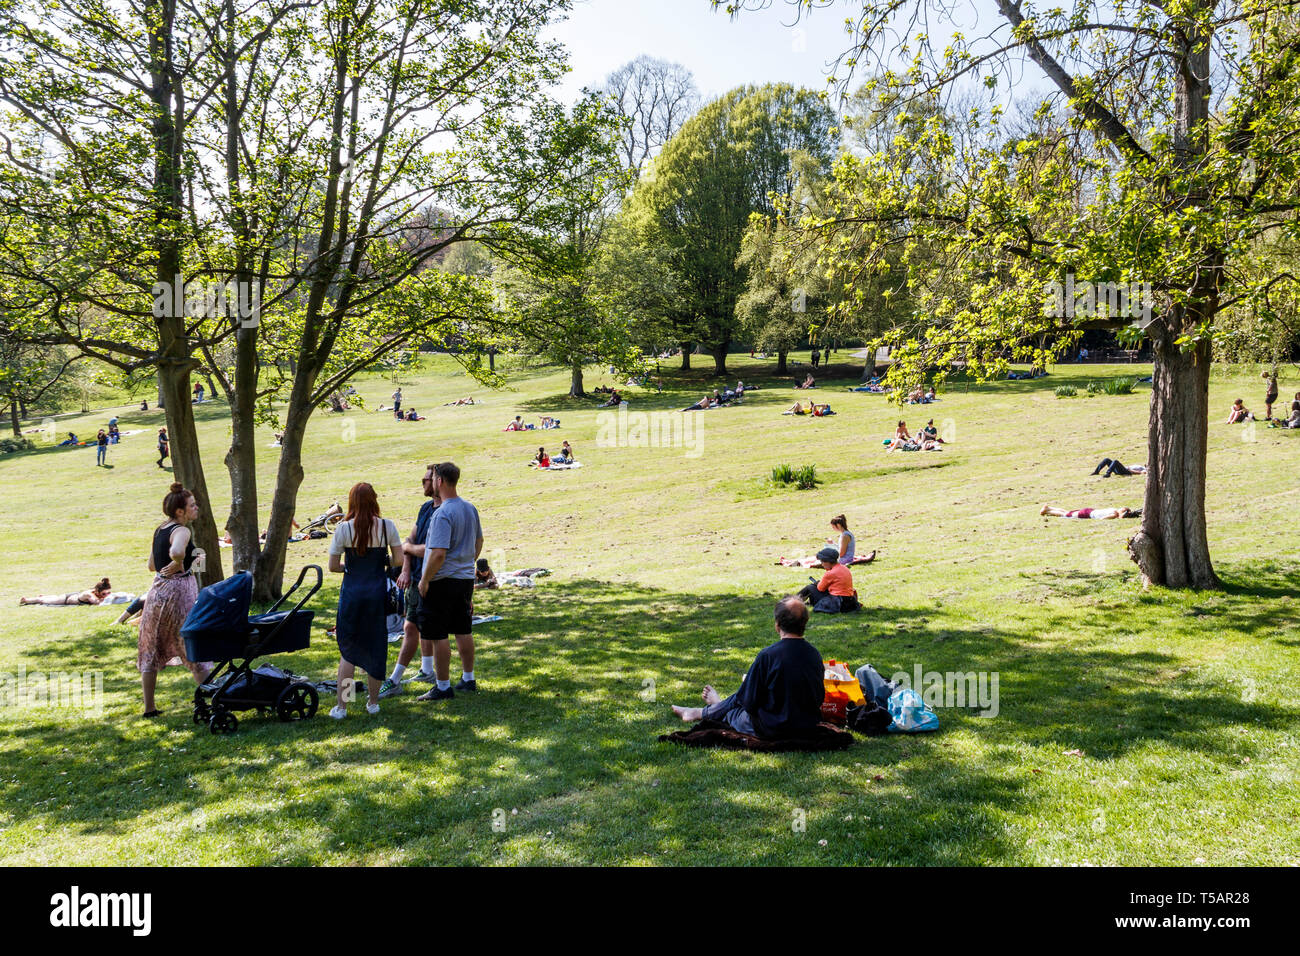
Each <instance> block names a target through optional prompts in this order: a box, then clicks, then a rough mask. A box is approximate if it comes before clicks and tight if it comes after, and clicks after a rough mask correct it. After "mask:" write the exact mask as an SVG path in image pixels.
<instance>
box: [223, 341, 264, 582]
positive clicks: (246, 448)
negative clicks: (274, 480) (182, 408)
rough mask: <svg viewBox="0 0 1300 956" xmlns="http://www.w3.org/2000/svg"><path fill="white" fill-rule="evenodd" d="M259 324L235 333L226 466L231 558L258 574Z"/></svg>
mask: <svg viewBox="0 0 1300 956" xmlns="http://www.w3.org/2000/svg"><path fill="white" fill-rule="evenodd" d="M257 382H258V377H257V328H256V327H248V328H240V329H239V330H238V331H237V332H236V333H235V381H234V387H233V389H232V390H231V393H230V394H229V395H227V396H226V398H227V400H228V401H229V402H230V425H231V430H230V448H229V450H228V451H227V452H226V470H227V471H228V472H229V473H230V514H229V516H228V517H227V519H226V530H227V531H229V532H230V541H231V544H232V548H231V551H232V554H231V559H232V560H233V562H234V566H235V570H236V571H251V572H252V573H253V574H254V576H256V574H257V564H258V561H259V560H260V559H261V557H262V546H261V544H260V543H259V541H258V535H259V533H260V529H259V528H258V517H257V511H258V496H257V435H256V428H255V425H254V415H255V411H256V409H255V406H256V404H257Z"/></svg>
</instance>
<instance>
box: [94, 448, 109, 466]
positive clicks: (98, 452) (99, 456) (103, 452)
mask: <svg viewBox="0 0 1300 956" xmlns="http://www.w3.org/2000/svg"><path fill="white" fill-rule="evenodd" d="M107 459H108V446H107V445H96V446H95V464H97V465H102V464H104V462H105V461H106V460H107Z"/></svg>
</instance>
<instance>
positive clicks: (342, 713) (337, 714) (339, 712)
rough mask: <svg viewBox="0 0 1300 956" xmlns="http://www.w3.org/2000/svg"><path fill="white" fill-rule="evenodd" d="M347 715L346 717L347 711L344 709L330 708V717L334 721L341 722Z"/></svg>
mask: <svg viewBox="0 0 1300 956" xmlns="http://www.w3.org/2000/svg"><path fill="white" fill-rule="evenodd" d="M347 715H348V709H347V708H346V707H339V706H337V705H335V706H334V707H331V708H330V716H331V717H333V718H334V719H335V720H342V719H343V718H344V717H346V716H347Z"/></svg>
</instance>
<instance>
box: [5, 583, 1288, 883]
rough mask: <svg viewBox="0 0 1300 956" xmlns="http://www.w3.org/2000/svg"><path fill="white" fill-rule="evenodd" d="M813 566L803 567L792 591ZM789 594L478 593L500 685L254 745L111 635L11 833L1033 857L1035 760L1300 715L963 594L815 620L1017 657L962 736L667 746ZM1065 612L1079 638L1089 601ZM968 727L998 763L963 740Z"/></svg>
mask: <svg viewBox="0 0 1300 956" xmlns="http://www.w3.org/2000/svg"><path fill="white" fill-rule="evenodd" d="M862 573H863V574H864V575H867V574H869V573H870V572H869V571H864V572H862ZM805 577H806V576H805V575H804V574H800V573H798V572H792V575H791V578H790V582H789V587H790V589H791V590H793V589H795V588H797V587H798V586H800V585H801V584H802V583H803V581H804V580H805ZM777 596H778V594H777V592H769V593H768V594H766V595H749V596H736V595H733V594H726V593H716V592H710V591H701V592H699V593H689V594H687V593H674V592H671V591H665V590H660V589H654V588H648V587H642V586H636V585H632V584H625V583H617V584H615V583H609V582H603V581H595V580H574V581H560V580H557V579H555V578H551V579H542V582H541V583H540V584H539V586H538V587H537V588H536V589H534V590H531V591H522V590H521V591H514V590H511V591H503V592H493V593H491V594H486V595H484V594H480V596H478V597H477V598H476V606H477V609H478V610H480V611H491V612H493V613H499V614H501V615H503V617H504V618H505V620H503V621H500V622H496V623H493V624H490V625H487V626H485V627H482V628H481V629H479V630H478V631H477V632H476V640H477V643H478V648H479V656H478V663H477V666H476V673H477V676H478V678H479V680H480V681H481V686H482V690H481V691H479V692H478V693H477V694H468V693H462V694H460V695H458V696H457V697H456V698H455V699H454V700H451V701H445V702H440V703H438V704H420V703H416V702H415V701H414V700H413V699H411V697H409V696H408V697H406V698H404V699H397V700H389V701H385V702H384V704H383V705H382V706H383V712H382V713H381V714H380V715H379V716H378V717H373V718H372V717H368V716H367V715H365V714H364V713H363V712H362V710H361V708H360V707H359V706H356V705H354V706H353V708H352V710H353V713H352V715H351V716H350V717H349V718H348V719H347V720H346V721H343V722H341V723H336V722H334V721H332V720H329V719H328V718H327V717H325V715H324V710H325V709H327V708H328V706H329V705H330V704H331V703H332V701H330V700H323V701H322V712H321V714H320V715H318V716H317V717H316V718H315V719H314V720H312V721H308V722H306V723H298V724H281V723H279V722H277V721H276V720H275V719H274V718H259V717H256V716H252V715H251V714H250V715H248V716H247V717H246V718H244V719H241V724H240V729H239V731H238V733H237V734H236V735H234V736H233V737H217V736H214V735H212V734H210V733H209V732H208V731H207V730H206V728H196V727H194V726H193V725H192V724H191V722H190V717H189V706H188V701H189V697H190V693H191V689H192V684H191V683H190V682H189V681H188V677H187V675H186V674H185V673H184V672H179V671H178V669H169V673H168V674H167V675H166V676H165V677H164V678H163V679H162V680H161V681H160V685H161V686H160V689H159V694H160V706H162V707H163V708H164V710H165V711H166V712H167V717H166V718H165V719H164V720H163V721H161V722H158V723H154V722H146V721H142V720H140V719H139V718H138V717H137V716H136V713H137V711H138V702H139V698H138V685H137V684H136V682H135V674H134V669H133V667H132V666H131V665H132V664H133V663H134V648H132V647H130V646H124V645H129V644H130V643H132V641H133V638H134V634H135V632H134V631H130V630H127V629H122V628H112V629H110V628H101V629H99V630H96V631H91V632H90V633H88V634H87V635H86V636H85V638H84V640H82V641H80V642H79V644H78V647H77V648H76V656H77V659H78V660H79V661H82V662H94V661H98V662H102V663H100V664H94V665H90V666H104V667H106V669H107V670H108V673H107V680H106V685H107V686H106V688H105V689H106V691H107V693H108V706H107V707H106V711H105V715H104V716H103V717H92V716H86V717H84V718H83V717H79V716H78V715H75V714H71V713H69V712H66V711H56V710H44V711H41V710H34V709H27V710H23V711H21V712H15V711H12V710H11V711H9V713H8V715H7V716H6V719H5V720H4V725H3V729H4V731H5V738H4V739H5V741H6V743H5V744H4V745H3V746H4V748H5V749H6V750H7V751H8V753H7V755H6V764H7V769H8V771H9V772H8V773H6V774H5V775H4V776H3V777H0V795H2V796H0V805H2V806H3V808H4V810H5V812H6V813H7V815H8V817H9V824H10V825H13V824H15V823H23V822H27V821H38V820H39V821H41V822H42V825H45V823H48V822H49V821H55V822H57V823H58V824H60V825H62V826H71V827H76V828H78V830H79V831H80V832H84V833H87V834H105V833H107V834H120V835H122V836H123V837H129V836H130V835H131V834H132V833H133V832H134V828H135V827H137V826H138V825H139V824H138V821H139V818H140V817H141V816H142V815H144V814H161V815H162V816H163V817H164V818H166V819H171V820H185V819H189V818H192V817H193V815H194V814H196V813H198V812H199V811H200V810H203V812H204V814H205V815H206V816H205V819H206V821H207V822H206V827H207V830H208V831H209V832H210V833H214V834H215V833H221V834H223V835H224V837H225V838H227V839H228V838H229V837H230V835H231V834H238V835H239V841H240V844H241V846H243V847H244V848H245V849H244V850H243V851H242V852H243V853H244V855H243V856H242V857H241V858H240V861H241V862H258V863H269V862H282V863H304V864H306V863H319V862H321V861H323V860H330V859H337V857H338V853H339V852H340V851H338V850H337V846H343V845H345V846H346V847H347V848H348V850H347V852H348V854H349V855H350V858H353V859H354V860H356V861H358V862H364V861H371V862H375V861H379V862H383V861H401V862H410V863H456V862H475V863H491V862H494V861H500V860H509V861H511V862H574V863H591V862H595V863H612V862H629V861H637V862H654V861H658V860H666V861H671V862H673V863H700V864H705V863H730V862H739V863H757V864H761V863H804V862H818V861H819V862H829V863H866V862H894V863H912V864H927V863H929V864H934V863H945V864H948V863H951V864H963V863H964V864H969V863H976V862H998V863H1023V862H1028V861H1030V860H1031V859H1032V856H1031V855H1030V854H1028V853H1027V852H1026V850H1025V849H1024V848H1023V847H1021V846H1019V845H1018V844H1017V843H1015V842H1013V841H1012V840H1011V839H1010V838H1009V837H1008V835H1007V832H1006V827H1005V823H1006V820H1007V817H1008V815H1012V816H1017V815H1019V816H1023V815H1029V814H1032V813H1033V812H1034V804H1035V801H1036V800H1038V799H1040V797H1039V793H1040V792H1041V791H1036V790H1034V789H1033V781H1034V780H1035V776H1034V775H1033V771H1034V770H1036V769H1039V768H1040V767H1042V766H1050V765H1051V763H1052V762H1053V761H1057V760H1059V759H1060V758H1059V756H1058V755H1059V754H1060V753H1062V752H1063V751H1065V750H1067V749H1070V748H1080V749H1082V750H1083V751H1084V752H1085V753H1086V755H1087V759H1088V760H1089V761H1092V762H1103V761H1109V760H1113V759H1116V758H1118V757H1121V756H1123V755H1125V754H1127V753H1129V752H1131V751H1135V750H1141V749H1142V748H1145V747H1146V746H1148V745H1149V744H1152V743H1160V744H1163V745H1166V746H1173V747H1177V748H1182V749H1185V750H1187V751H1189V752H1195V753H1196V754H1198V755H1200V756H1202V757H1203V758H1208V759H1212V760H1221V761H1223V762H1224V764H1225V765H1228V764H1230V763H1235V761H1236V760H1238V759H1239V756H1240V754H1241V753H1242V752H1243V750H1248V749H1249V747H1248V745H1246V744H1244V743H1243V741H1242V739H1241V738H1240V737H1237V736H1235V735H1230V734H1229V733H1228V731H1229V730H1231V728H1233V727H1234V726H1250V727H1256V728H1258V727H1265V728H1275V729H1277V728H1280V729H1284V730H1291V729H1294V728H1295V726H1296V724H1297V715H1296V714H1295V713H1293V712H1291V711H1288V710H1285V709H1283V708H1279V707H1275V706H1271V705H1269V704H1267V703H1262V702H1254V703H1246V702H1243V701H1241V700H1236V699H1225V695H1223V694H1222V693H1219V692H1218V691H1217V689H1216V688H1213V687H1207V686H1201V685H1198V684H1196V683H1195V682H1189V681H1183V680H1179V679H1171V677H1170V672H1171V671H1173V670H1174V669H1175V664H1176V661H1175V659H1174V658H1173V657H1171V656H1170V655H1167V654H1163V653H1158V652H1152V651H1144V652H1140V653H1123V652H1121V651H1117V650H1114V649H1110V648H1101V647H1092V646H1089V642H1088V641H1086V640H1085V641H1076V642H1072V643H1071V644H1069V645H1067V646H1062V647H1057V648H1052V649H1050V650H1045V649H1043V647H1042V646H1041V636H1040V634H1038V633H1026V634H1020V633H1015V632H1014V631H1011V630H1006V629H1001V628H997V627H993V626H988V625H984V624H979V623H972V622H971V621H969V620H966V619H964V618H962V617H959V616H957V615H956V614H954V615H953V616H948V613H947V612H945V611H944V610H943V609H941V608H933V607H921V608H915V607H874V608H869V609H868V610H867V611H865V612H863V613H861V614H856V615H845V616H841V617H829V616H824V615H818V614H815V615H813V619H812V622H811V624H810V627H809V631H808V638H809V640H811V641H812V642H813V644H814V645H815V646H816V647H817V648H818V650H819V651H820V652H821V653H822V655H823V656H824V657H836V658H838V659H840V660H844V661H847V662H849V663H850V664H851V665H852V666H854V667H856V666H858V665H860V664H862V663H871V664H873V665H874V666H875V667H876V668H877V670H879V671H880V672H881V673H883V674H885V675H886V676H889V675H891V674H893V673H896V672H900V671H901V672H907V673H909V674H910V673H912V672H913V669H914V668H915V667H916V666H918V665H919V666H920V667H921V668H922V670H923V671H926V672H947V671H961V672H966V671H985V672H997V673H998V674H999V675H1000V688H999V693H1000V701H999V712H998V714H997V715H996V716H995V717H990V718H984V717H980V716H977V715H976V714H975V713H974V711H973V710H972V709H971V708H970V707H969V706H967V707H966V708H964V709H963V708H960V707H946V708H940V709H939V714H940V719H941V721H942V725H943V729H942V730H941V732H940V733H938V734H934V735H925V736H917V737H909V736H905V735H889V736H886V737H880V738H859V739H858V741H857V742H856V743H855V745H854V746H853V747H852V748H850V749H849V750H847V751H844V752H841V753H834V754H763V755H759V754H745V753H729V752H718V751H706V750H690V749H683V748H678V747H674V746H672V745H668V744H660V743H658V742H657V741H656V737H657V735H658V734H660V733H664V732H666V731H670V730H673V729H676V728H677V727H680V722H678V721H676V719H675V718H674V717H673V716H672V714H671V712H670V710H669V706H668V705H669V704H670V703H683V704H694V703H695V702H696V701H697V700H698V695H699V692H700V688H701V687H702V685H703V684H705V683H712V684H714V685H715V686H716V687H717V688H718V689H719V691H721V692H724V693H730V692H731V691H732V690H734V689H735V687H736V686H738V684H739V681H740V676H741V674H742V673H743V672H744V670H745V669H746V668H747V667H748V665H749V663H750V662H751V661H752V659H753V656H754V654H755V653H757V651H758V650H759V649H760V648H761V647H762V646H764V645H765V644H767V643H769V642H770V641H771V640H773V639H774V638H775V634H774V632H773V625H772V607H773V603H774V599H775V598H776V597H777ZM332 600H333V598H332V597H330V596H329V595H328V594H322V596H321V598H319V599H318V600H317V602H316V605H317V607H318V608H325V607H326V606H327V605H328V604H329V602H331V601H332ZM329 617H330V615H329V614H327V613H321V614H319V615H318V619H317V621H318V627H317V629H316V630H315V631H314V638H315V646H314V647H313V648H312V650H311V651H309V652H305V653H302V654H295V655H284V656H283V659H281V658H275V659H273V660H272V661H271V662H273V663H278V664H282V665H284V666H287V667H290V668H291V669H292V670H294V671H296V672H300V673H306V674H310V675H315V676H317V677H322V676H327V675H330V674H331V673H332V671H333V669H334V665H335V663H336V661H337V654H336V652H335V651H334V647H333V644H332V642H330V641H329V640H328V638H326V637H325V635H324V634H323V631H322V629H321V625H323V624H324V623H325V622H327V621H328V620H329ZM1055 617H1057V618H1061V619H1068V621H1069V622H1071V623H1072V624H1073V625H1074V626H1075V627H1076V628H1077V627H1078V626H1079V621H1078V615H1077V609H1075V613H1074V615H1073V616H1071V611H1070V609H1069V608H1062V610H1061V611H1060V612H1059V614H1055ZM1058 623H1059V622H1058ZM1049 624H1050V620H1049ZM1087 627H1088V625H1087V623H1086V622H1085V624H1084V628H1085V630H1086V629H1087ZM1105 633H1106V632H1105V630H1104V628H1102V627H1101V626H1100V625H1098V637H1099V638H1100V637H1103V636H1104V635H1105ZM395 654H396V651H395V650H392V649H390V654H389V657H390V660H391V659H392V658H393V657H394V656H395ZM24 663H26V664H27V667H28V669H29V670H37V669H40V668H42V667H44V668H48V669H57V668H61V669H66V668H68V667H69V666H70V665H69V649H68V648H67V647H66V646H37V647H35V648H34V649H32V650H31V651H30V652H29V653H28V654H27V655H26V659H25V661H24ZM81 666H88V665H87V664H86V663H83V664H82V665H81ZM456 666H457V664H456V663H455V661H453V676H455V674H456ZM417 686H418V685H417ZM969 703H971V702H968V704H969ZM18 713H21V717H19V716H18ZM972 741H977V742H978V744H979V749H980V750H981V752H982V754H983V755H982V756H980V757H979V758H977V759H976V758H971V757H962V756H960V755H958V754H956V753H955V752H954V748H960V747H961V746H962V745H963V743H965V744H969V743H970V742H972ZM1025 748H1028V751H1029V757H1028V759H1029V761H1030V762H1033V763H1034V764H1035V765H1036V766H1035V767H1030V766H1028V765H1027V764H1026V760H1025V757H1024V754H1023V751H1024V749H1025ZM516 810H517V811H518V813H514V812H512V811H516ZM800 813H802V814H804V816H805V817H806V819H807V821H808V826H809V827H810V828H811V827H813V826H814V825H816V826H819V827H821V829H820V830H819V831H818V832H819V833H823V832H824V833H827V834H829V835H831V836H834V837H836V839H834V840H832V841H831V845H830V846H829V847H827V848H823V849H820V850H819V849H818V847H817V846H816V841H814V840H802V841H800V840H796V839H794V838H793V836H792V834H793V833H794V832H795V831H793V830H792V828H791V820H792V817H793V816H797V814H800ZM503 815H504V817H503ZM850 817H855V818H857V819H858V820H859V823H857V824H855V823H853V822H851V821H850V819H849V818H850ZM863 817H869V819H870V821H871V823H870V826H866V825H865V824H864V823H862V822H861V820H862V818H863ZM496 823H500V824H501V829H499V830H497V829H494V824H496Z"/></svg>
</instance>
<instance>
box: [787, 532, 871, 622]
mask: <svg viewBox="0 0 1300 956" xmlns="http://www.w3.org/2000/svg"><path fill="white" fill-rule="evenodd" d="M817 561H818V563H819V564H821V566H822V567H823V568H824V569H825V570H826V573H825V574H823V575H822V579H821V580H820V581H815V582H809V583H808V584H805V585H804V586H803V588H802V589H801V590H800V591H799V599H800V600H802V601H807V602H808V603H809V604H811V605H812V607H813V610H814V611H822V612H823V613H826V614H840V613H844V612H848V611H856V610H858V609H859V605H858V592H857V591H855V590H854V589H853V574H852V572H850V571H849V569H848V567H847V565H843V564H840V556H839V552H837V551H836V550H835V549H834V548H822V549H821V550H820V551H818V552H817Z"/></svg>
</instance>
